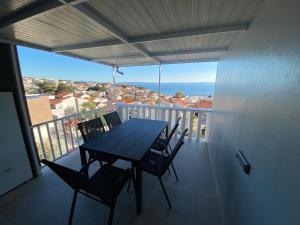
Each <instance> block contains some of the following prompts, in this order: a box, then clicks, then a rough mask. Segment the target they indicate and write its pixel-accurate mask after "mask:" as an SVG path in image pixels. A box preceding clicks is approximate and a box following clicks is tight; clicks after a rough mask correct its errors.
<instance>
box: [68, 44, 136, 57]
mask: <svg viewBox="0 0 300 225" xmlns="http://www.w3.org/2000/svg"><path fill="white" fill-rule="evenodd" d="M67 53H70V54H75V55H78V56H82V57H87V58H94V59H95V58H103V57H113V56H123V55H134V54H139V52H138V51H137V50H135V49H134V48H132V47H130V46H128V45H125V44H122V45H112V46H105V47H97V48H87V49H80V50H73V51H67Z"/></svg>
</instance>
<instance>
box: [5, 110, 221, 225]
mask: <svg viewBox="0 0 300 225" xmlns="http://www.w3.org/2000/svg"><path fill="white" fill-rule="evenodd" d="M117 110H118V112H119V114H120V116H121V118H122V120H123V121H126V120H128V119H130V118H133V117H135V118H146V119H159V120H166V121H168V123H169V126H173V123H174V121H175V119H176V118H177V117H179V116H181V117H182V118H183V119H182V123H181V124H180V127H179V129H178V131H177V134H179V133H180V132H181V130H182V129H185V128H190V127H192V129H190V130H191V132H189V133H188V136H187V137H186V140H185V144H184V146H183V149H182V151H181V152H180V153H179V155H178V156H177V157H176V160H175V164H174V165H175V167H176V169H177V171H178V175H179V182H178V183H177V182H176V179H175V177H174V174H173V173H171V174H166V175H165V176H164V178H163V179H164V182H165V184H166V188H167V189H168V192H169V195H170V197H171V201H172V202H173V205H174V208H173V209H172V210H171V211H169V209H168V205H167V204H166V202H165V199H164V196H163V193H162V191H161V190H160V186H159V183H158V181H157V178H155V177H153V176H151V175H148V174H144V186H143V189H144V194H143V198H144V204H143V212H142V214H141V215H140V216H136V212H135V197H134V192H133V190H132V189H131V190H130V192H129V193H127V192H126V190H123V193H122V194H121V195H120V198H119V201H118V206H117V209H116V214H115V218H114V224H122V225H123V224H183V223H184V222H185V219H186V218H190V221H189V224H195V225H199V224H203V225H206V224H210V225H219V224H220V223H221V219H220V218H221V217H220V212H219V205H218V198H217V194H216V189H215V184H214V179H213V173H212V171H211V165H210V160H209V158H208V152H207V147H206V143H205V130H207V127H206V120H207V118H209V116H208V115H209V114H210V113H211V110H209V109H192V108H178V107H164V106H150V105H127V104H118V105H117ZM99 116H101V111H100V110H92V111H86V112H82V113H79V114H74V115H71V116H67V117H63V118H59V119H55V120H52V121H48V122H45V123H41V124H37V125H34V126H32V131H33V133H34V136H35V142H36V145H37V149H38V155H39V157H40V158H47V159H48V160H53V161H54V160H57V161H58V162H59V163H61V164H63V165H66V166H68V167H70V168H74V169H77V170H79V169H80V155H79V150H78V145H79V144H80V143H82V138H81V135H80V132H79V130H77V126H76V123H77V122H79V121H85V120H89V119H91V118H95V117H99ZM172 142H173V143H172V145H174V142H176V140H173V141H172ZM117 166H120V167H128V166H129V165H128V163H127V162H125V161H122V160H119V161H118V162H117ZM97 167H98V164H97V163H94V164H93V166H92V168H91V169H92V170H95V169H96V168H97ZM71 197H72V190H71V189H70V188H68V187H67V186H66V185H65V184H64V183H63V182H62V181H61V180H60V179H58V178H57V177H56V175H54V174H53V172H52V171H50V170H49V169H48V168H47V167H45V168H43V169H42V173H41V176H39V177H38V178H37V179H35V180H32V181H29V182H27V183H26V184H25V185H23V186H22V187H20V188H18V189H16V190H14V191H12V192H10V193H9V194H7V195H5V196H4V197H3V198H1V199H0V208H5V213H4V215H5V216H4V218H1V217H0V222H1V224H3V225H4V224H5V221H10V222H13V223H14V224H23V225H27V224H28V225H29V224H48V223H49V224H57V225H58V224H65V223H66V221H67V219H68V213H69V211H68V210H66V209H69V207H70V204H71V202H70V201H71ZM62 199H63V201H62ZM195 199H196V200H195ZM28 202H30V204H31V207H26V206H25V205H24V204H28ZM77 207H78V208H77V210H78V213H76V216H75V218H74V224H105V223H106V220H107V216H108V214H107V212H108V209H107V208H106V207H105V206H103V205H99V204H97V203H96V204H95V203H94V202H93V201H90V200H87V199H85V198H80V200H79V201H78V205H77ZM17 208H22V210H15V209H17ZM32 209H39V210H38V211H37V212H36V213H32ZM2 221H4V222H2Z"/></svg>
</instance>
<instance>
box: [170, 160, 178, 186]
mask: <svg viewBox="0 0 300 225" xmlns="http://www.w3.org/2000/svg"><path fill="white" fill-rule="evenodd" d="M171 167H172V170H173V172H174V175H175V177H176V181H177V182H178V176H177V173H176V170H175V167H174V165H173V163H171Z"/></svg>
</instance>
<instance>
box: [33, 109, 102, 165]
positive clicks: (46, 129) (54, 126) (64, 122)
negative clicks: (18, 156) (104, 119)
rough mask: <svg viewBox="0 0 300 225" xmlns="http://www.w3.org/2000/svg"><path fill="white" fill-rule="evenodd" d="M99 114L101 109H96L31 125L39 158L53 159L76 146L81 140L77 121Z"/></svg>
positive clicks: (92, 117) (98, 115)
mask: <svg viewBox="0 0 300 225" xmlns="http://www.w3.org/2000/svg"><path fill="white" fill-rule="evenodd" d="M101 116H102V111H101V110H100V109H96V110H90V111H85V112H81V113H77V114H72V115H69V116H65V117H62V118H58V119H54V120H51V121H47V122H44V123H40V124H36V125H33V126H32V127H31V128H32V131H33V134H34V139H35V143H36V146H37V151H38V155H39V157H40V159H47V160H51V161H54V160H57V159H59V158H61V157H62V156H64V155H66V154H68V153H69V152H71V151H73V150H74V149H76V148H78V146H79V145H80V144H81V143H82V141H83V140H82V137H81V134H80V131H79V130H78V129H77V123H79V122H83V121H86V120H90V119H94V118H97V117H101Z"/></svg>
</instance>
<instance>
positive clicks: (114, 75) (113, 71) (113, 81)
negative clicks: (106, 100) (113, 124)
mask: <svg viewBox="0 0 300 225" xmlns="http://www.w3.org/2000/svg"><path fill="white" fill-rule="evenodd" d="M111 75H112V84H113V96H112V100H111V106H110V109H109V111H113V103H115V104H116V99H117V96H116V67H114V66H113V67H112V74H111Z"/></svg>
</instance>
